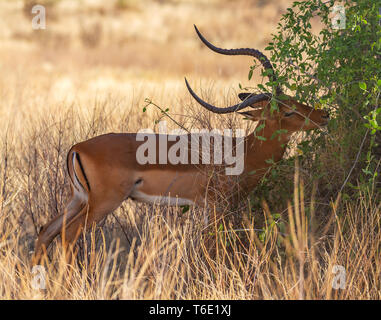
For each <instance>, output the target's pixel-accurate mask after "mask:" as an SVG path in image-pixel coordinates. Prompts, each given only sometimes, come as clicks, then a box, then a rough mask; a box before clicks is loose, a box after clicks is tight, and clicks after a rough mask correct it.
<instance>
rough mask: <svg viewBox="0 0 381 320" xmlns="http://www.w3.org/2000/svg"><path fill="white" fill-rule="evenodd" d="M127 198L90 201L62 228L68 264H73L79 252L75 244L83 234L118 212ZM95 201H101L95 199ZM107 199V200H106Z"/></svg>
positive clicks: (114, 197)
mask: <svg viewBox="0 0 381 320" xmlns="http://www.w3.org/2000/svg"><path fill="white" fill-rule="evenodd" d="M124 198H125V196H123V195H121V196H119V197H118V196H115V195H114V196H111V195H110V196H108V197H106V198H105V199H104V200H102V201H89V204H88V205H86V206H85V207H84V208H82V210H81V211H80V212H79V213H78V214H77V215H76V216H75V217H73V218H72V219H71V220H70V221H68V223H67V224H66V225H65V224H64V226H63V228H62V231H61V238H62V244H63V248H64V250H65V254H66V260H67V261H68V263H72V262H73V261H74V259H75V257H76V254H77V251H76V250H75V244H76V242H77V240H78V239H79V237H80V235H81V234H82V232H86V231H89V230H90V229H91V228H92V227H93V226H94V225H96V224H97V223H99V222H100V221H102V220H103V219H104V218H105V217H106V216H107V215H108V214H110V213H112V212H113V211H114V210H116V209H117V208H118V207H119V206H120V205H121V204H122V202H123V200H124ZM95 199H99V198H97V197H95ZM106 199H107V200H106Z"/></svg>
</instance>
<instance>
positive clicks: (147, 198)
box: [130, 190, 195, 206]
mask: <svg viewBox="0 0 381 320" xmlns="http://www.w3.org/2000/svg"><path fill="white" fill-rule="evenodd" d="M130 197H131V198H133V199H135V200H136V201H139V202H145V203H150V204H159V205H169V206H175V205H177V206H185V205H194V204H195V203H194V202H193V201H191V200H188V199H183V198H179V197H167V196H165V197H162V196H151V195H148V194H145V193H143V192H141V191H138V190H134V191H133V192H132V193H131V195H130Z"/></svg>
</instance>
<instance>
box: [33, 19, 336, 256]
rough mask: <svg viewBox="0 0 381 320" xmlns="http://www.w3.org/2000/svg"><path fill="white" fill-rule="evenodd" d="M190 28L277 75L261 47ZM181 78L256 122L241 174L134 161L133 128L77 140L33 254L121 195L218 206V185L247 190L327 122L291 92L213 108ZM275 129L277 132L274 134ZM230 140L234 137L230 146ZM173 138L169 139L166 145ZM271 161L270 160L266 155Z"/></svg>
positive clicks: (226, 191) (107, 209)
mask: <svg viewBox="0 0 381 320" xmlns="http://www.w3.org/2000/svg"><path fill="white" fill-rule="evenodd" d="M195 29H196V32H197V34H198V36H199V38H200V39H201V41H202V42H203V43H204V44H205V45H206V46H207V47H208V48H210V49H211V50H213V51H215V52H217V53H220V54H225V55H246V56H252V57H254V58H256V59H258V60H259V62H260V63H261V64H262V66H263V67H264V68H265V70H268V71H269V72H268V73H267V74H268V76H269V78H270V80H271V81H276V80H277V78H276V74H275V72H274V70H273V67H272V65H271V63H270V61H269V60H268V59H267V58H266V56H265V55H264V54H262V53H261V52H260V51H258V50H255V49H249V48H246V49H231V50H227V49H221V48H218V47H215V46H214V45H212V44H211V43H210V42H208V41H207V40H206V39H205V38H204V37H203V36H202V35H201V33H200V32H199V31H198V29H197V27H196V26H195ZM185 82H186V86H187V88H188V90H189V92H190V94H191V95H192V96H193V98H194V99H195V100H196V101H197V102H198V103H199V104H201V105H202V106H203V107H204V108H206V109H207V110H209V111H211V112H214V113H218V114H227V113H232V112H239V111H240V110H242V109H244V108H247V107H251V108H252V109H251V110H249V111H245V112H239V113H241V114H242V115H243V116H245V117H246V118H247V119H250V120H252V121H258V124H257V130H255V131H254V132H253V133H252V134H250V135H248V136H246V137H244V154H243V157H244V169H243V172H242V173H241V174H240V175H238V176H227V175H225V174H219V175H217V176H218V179H212V178H211V175H210V172H211V171H215V172H221V171H220V168H223V167H224V164H222V165H215V166H213V165H212V166H211V165H204V164H197V165H195V164H191V163H188V164H176V165H175V164H149V163H147V164H144V165H142V164H139V163H138V161H137V159H136V153H137V150H138V148H139V146H140V145H141V144H142V142H141V141H137V133H118V134H115V133H110V134H105V135H101V136H97V137H95V138H92V139H89V140H87V141H84V142H81V143H78V144H76V145H74V146H73V147H72V148H71V149H70V151H69V152H68V155H67V169H68V173H69V177H70V180H71V191H72V197H71V200H70V202H69V203H68V205H67V207H66V209H65V211H64V213H63V214H61V215H58V216H56V217H55V218H53V219H52V220H51V221H50V222H48V223H47V224H46V225H45V226H44V227H43V228H42V230H41V232H40V233H39V236H38V239H37V244H36V248H35V258H36V259H37V260H38V259H39V258H40V257H41V254H42V253H43V252H44V250H46V249H47V248H48V246H49V244H50V243H51V241H52V240H53V239H54V238H55V237H56V236H57V235H58V234H59V233H61V237H62V239H63V244H64V245H65V248H67V246H69V245H70V246H71V245H74V243H75V242H76V240H77V238H78V236H79V234H80V232H81V231H82V230H84V229H85V230H86V229H88V228H90V227H91V226H92V225H93V224H94V223H98V222H99V221H101V220H102V219H103V218H105V217H106V216H107V215H108V214H109V213H111V212H112V211H114V210H115V209H117V208H118V207H119V206H120V205H121V203H122V202H123V201H124V200H126V199H132V200H136V201H139V202H146V203H159V204H169V205H175V204H177V205H199V206H205V205H207V206H211V205H219V204H221V202H220V199H221V198H218V195H217V196H216V190H217V191H218V192H220V193H221V194H222V195H224V196H225V197H226V196H227V195H228V199H233V195H237V194H238V195H243V196H245V195H246V194H247V193H248V192H250V191H251V190H253V189H254V187H255V186H256V185H257V183H258V182H259V180H260V179H261V178H262V177H263V175H264V174H265V172H266V170H267V169H268V168H269V167H270V166H271V162H277V161H279V160H280V159H281V158H282V156H283V154H284V152H285V149H286V145H287V143H288V141H289V139H290V136H291V134H292V133H294V132H297V131H306V130H311V129H316V128H319V127H321V126H325V125H326V124H327V123H328V119H329V116H328V113H327V112H325V111H323V110H315V109H313V108H311V107H309V106H307V105H304V104H301V103H299V102H297V101H295V100H294V99H293V98H292V97H289V96H287V99H282V100H281V101H278V100H276V103H277V106H278V110H275V111H271V110H270V101H271V100H272V99H276V97H273V96H272V95H271V94H269V93H261V94H249V93H240V94H239V98H240V99H241V100H242V102H241V103H238V104H236V105H233V106H229V107H226V108H219V107H215V106H213V105H211V104H209V103H207V102H205V101H203V100H201V99H200V98H199V97H198V96H197V95H196V94H195V93H194V91H193V90H192V89H191V87H190V86H189V83H188V81H187V80H186V79H185ZM280 93H282V90H281V89H280V88H279V87H277V88H276V96H277V95H278V94H280ZM306 120H308V121H306ZM276 132H277V133H279V135H277V136H276V137H275V138H274V133H276ZM153 135H154V137H155V139H156V140H157V141H158V140H159V139H160V138H162V137H161V135H160V134H156V135H155V134H153ZM258 136H261V139H258V138H257V137H258ZM235 139H236V138H235ZM236 142H237V140H234V139H233V144H234V143H236ZM174 143H175V142H168V144H167V146H166V148H167V150H165V151H168V149H169V148H170V147H171V146H172V145H173V144H174ZM156 152H157V153H158V152H159V150H156ZM269 159H272V161H271V162H269V161H266V160H269ZM232 181H234V183H231V182H232ZM229 201H230V200H229ZM231 201H233V200H231Z"/></svg>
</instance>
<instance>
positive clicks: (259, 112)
mask: <svg viewBox="0 0 381 320" xmlns="http://www.w3.org/2000/svg"><path fill="white" fill-rule="evenodd" d="M238 113H239V114H242V115H243V116H245V117H246V118H247V119H249V120H252V121H259V120H266V115H265V110H264V109H256V110H250V111H244V112H238Z"/></svg>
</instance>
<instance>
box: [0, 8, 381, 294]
mask: <svg viewBox="0 0 381 320" xmlns="http://www.w3.org/2000/svg"><path fill="white" fill-rule="evenodd" d="M77 3H78V2H77V1H69V0H65V1H51V2H50V5H49V8H51V10H52V11H51V13H52V15H51V19H50V18H49V17H50V16H49V12H48V20H47V23H48V28H47V30H45V31H33V30H32V29H31V28H30V20H29V17H28V10H23V8H24V7H23V5H24V3H23V2H22V1H2V2H0V12H1V13H2V16H3V18H2V19H0V23H1V24H3V25H2V26H1V28H0V30H1V34H0V41H1V44H2V45H1V47H0V65H1V70H2V77H1V78H0V125H1V127H2V131H1V132H2V133H1V136H0V139H1V140H0V150H1V153H0V155H1V160H0V177H1V179H0V188H1V189H0V298H1V299H38V298H44V299H299V298H305V299H337V298H340V299H380V298H381V291H380V284H381V283H380V271H381V261H380V254H379V253H380V243H381V241H380V240H381V239H380V238H381V233H380V221H381V219H380V218H381V217H380V204H379V203H374V202H372V194H363V197H362V198H361V199H359V200H357V201H347V202H344V201H341V200H340V199H339V198H337V199H336V198H334V199H331V200H332V201H329V200H328V201H327V202H326V203H323V204H321V203H319V202H318V201H315V196H314V193H313V192H312V195H311V198H310V199H305V196H304V191H305V187H304V184H303V183H305V182H306V181H304V182H303V180H302V178H299V174H298V172H299V171H298V170H296V173H295V175H294V170H293V169H292V170H290V172H289V177H290V178H291V179H292V176H294V178H295V183H294V187H295V188H294V192H293V194H290V195H288V197H289V198H290V201H292V200H293V203H294V204H293V205H292V204H291V202H290V203H289V205H288V206H286V207H284V208H283V209H284V212H283V214H282V215H281V217H280V218H278V219H277V220H276V221H275V222H274V224H271V222H272V218H271V213H270V211H272V210H271V209H268V207H267V205H266V204H264V205H263V208H264V209H261V210H257V209H255V210H254V217H255V218H253V215H252V214H249V211H250V208H249V206H246V207H244V208H242V209H240V210H235V211H234V212H232V213H231V214H233V215H234V216H235V217H237V216H240V217H244V218H242V219H241V220H238V221H239V222H238V223H235V224H234V225H232V223H231V219H229V217H227V218H226V219H225V225H224V226H223V228H222V230H221V229H220V227H219V226H215V228H216V230H215V231H214V232H212V233H210V234H208V233H207V232H205V231H204V230H203V224H202V223H201V222H202V218H201V216H202V214H203V213H202V212H200V211H198V210H191V211H189V212H187V213H185V214H182V213H181V209H179V208H166V207H150V206H147V205H143V204H135V203H132V202H129V201H128V202H126V203H124V204H123V206H122V207H121V208H119V209H118V210H117V211H116V212H115V213H114V214H113V215H109V217H108V218H107V220H106V221H104V222H103V223H102V226H101V227H102V228H101V229H99V228H98V229H96V230H93V232H91V233H88V234H86V235H84V236H83V239H82V241H80V248H81V251H80V255H79V259H78V261H79V262H78V264H76V265H75V266H68V265H66V264H65V263H64V261H65V259H64V257H63V256H62V253H61V251H60V246H59V245H57V244H59V239H58V240H57V241H56V243H55V244H54V245H53V246H52V249H51V252H50V255H49V256H50V258H49V259H50V260H49V261H46V265H47V273H46V279H47V282H46V290H35V289H33V288H32V279H33V277H34V275H33V274H32V269H31V265H30V258H31V252H32V250H33V248H34V241H35V239H36V234H37V232H38V229H39V227H41V226H42V225H43V224H44V223H46V222H47V221H48V220H49V219H51V218H52V217H53V216H55V215H56V214H58V213H60V212H62V210H63V208H64V206H65V203H66V201H67V198H68V177H67V174H66V170H65V165H64V164H65V157H66V152H67V151H68V149H69V148H70V146H71V145H72V144H74V143H76V142H79V141H82V140H84V139H87V138H90V137H93V136H95V135H98V134H101V133H107V132H127V131H135V130H138V129H141V128H153V127H154V121H155V120H156V119H158V117H159V113H158V111H157V110H155V109H154V108H152V107H151V108H150V109H149V110H148V111H147V112H146V113H145V114H143V113H142V108H143V106H144V99H145V98H146V97H148V98H151V99H153V101H154V102H155V103H157V104H158V105H161V106H166V107H167V106H168V107H169V108H170V113H171V115H172V116H174V117H176V119H177V120H178V121H180V122H181V123H182V124H183V125H185V126H186V127H188V128H191V127H195V126H196V127H205V126H216V127H219V128H224V127H227V126H241V127H242V126H243V125H245V126H247V124H246V123H243V122H241V121H240V119H237V118H236V116H234V115H232V116H226V117H220V118H217V117H215V116H210V115H209V114H207V113H203V112H201V113H200V109H199V108H198V107H197V106H196V105H195V104H194V103H193V102H192V101H191V99H190V98H189V94H187V92H186V91H185V89H184V84H183V76H184V75H187V76H188V77H189V79H191V81H192V82H193V83H194V87H195V89H197V91H199V92H200V91H202V90H201V84H202V88H203V95H204V97H207V98H208V99H209V100H210V101H212V102H216V103H219V104H220V105H225V104H227V103H229V102H233V101H235V100H234V99H235V98H234V95H233V93H234V92H235V90H236V89H238V83H239V82H241V83H242V84H243V85H248V84H249V83H248V82H247V81H244V79H247V70H248V68H247V67H248V61H247V59H244V58H242V59H240V58H231V57H230V58H229V57H222V56H217V55H215V54H213V53H211V52H209V51H207V50H205V49H204V48H203V47H202V46H201V45H200V44H199V42H198V40H197V38H196V36H195V34H194V31H193V29H192V24H193V23H197V24H198V25H199V26H200V29H201V30H203V31H204V33H205V34H206V35H208V36H209V38H210V39H211V40H212V41H214V42H215V43H218V44H220V45H221V46H226V47H235V46H249V45H251V46H254V47H255V46H256V47H258V48H259V49H263V48H264V47H265V45H266V43H267V41H268V40H269V39H270V33H271V32H274V30H275V26H276V23H277V21H278V19H279V17H280V14H281V13H282V12H284V10H285V8H286V7H287V5H288V4H289V3H290V1H269V3H268V4H266V3H267V2H265V1H258V4H257V5H253V1H217V0H216V1H211V2H207V1H161V2H159V1H131V0H128V1H115V2H113V1H110V2H108V3H109V4H108V5H107V6H106V5H101V3H102V2H101V1H99V3H98V2H96V1H91V3H90V2H89V4H86V3H87V2H83V3H85V5H83V6H81V7H79V6H78V4H77ZM60 12H65V16H62V15H60ZM254 77H255V78H256V79H258V78H259V77H258V74H257V75H255V76H254ZM201 79H202V80H201ZM251 85H253V84H251ZM168 124H169V125H170V126H171V127H173V128H174V127H175V125H174V124H173V123H168ZM247 130H250V127H247ZM327 152H328V151H327ZM329 159H330V158H329V157H328V156H327V162H328V161H329ZM266 200H267V202H268V206H269V207H270V208H273V207H274V206H275V204H273V203H272V202H271V201H272V199H271V198H270V199H266ZM260 219H262V220H265V221H267V223H268V225H267V228H266V225H264V226H263V225H260V228H265V229H266V231H267V233H266V237H264V238H263V239H262V240H260V239H259V235H261V234H263V233H262V232H260V231H258V230H257V229H258V225H259V224H258V221H257V220H260ZM282 223H283V224H284V225H285V226H286V228H285V230H281V228H280V226H281V224H282ZM280 230H281V231H282V232H280ZM210 241H213V242H214V243H215V244H216V248H217V250H216V255H215V256H211V254H210V253H209V252H208V251H207V250H206V244H207V243H209V242H210ZM334 265H342V266H344V267H345V269H346V288H345V289H344V290H334V289H333V288H332V280H333V277H334V274H333V272H332V268H333V266H334Z"/></svg>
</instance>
